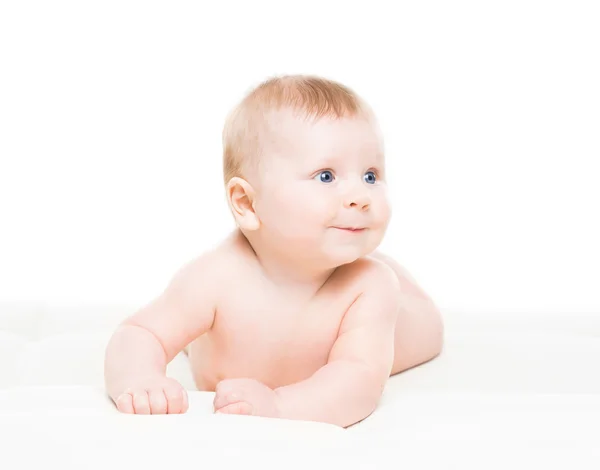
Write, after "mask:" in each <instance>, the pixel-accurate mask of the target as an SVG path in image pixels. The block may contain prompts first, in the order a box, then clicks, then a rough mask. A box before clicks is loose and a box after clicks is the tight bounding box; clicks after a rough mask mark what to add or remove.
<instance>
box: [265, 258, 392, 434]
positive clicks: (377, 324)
mask: <svg viewBox="0 0 600 470" xmlns="http://www.w3.org/2000/svg"><path fill="white" fill-rule="evenodd" d="M368 269H369V270H372V271H373V272H372V273H368V274H367V276H366V277H367V278H368V284H367V285H366V286H365V289H364V290H363V292H362V293H361V294H360V296H359V297H358V298H357V299H356V301H355V302H354V303H353V304H352V306H351V307H350V308H349V309H348V311H347V312H346V315H345V317H344V320H343V322H342V324H341V326H340V332H339V335H338V339H337V340H336V342H335V344H334V346H333V348H332V350H331V353H330V355H329V360H328V363H327V365H325V366H323V367H322V368H321V369H319V370H318V371H317V372H316V373H315V374H314V375H313V376H312V377H310V378H309V379H307V380H304V381H302V382H299V383H297V384H293V385H288V386H285V387H281V388H278V389H276V391H275V392H276V394H277V396H278V398H279V400H278V401H279V404H278V405H279V413H280V417H281V418H288V419H302V420H310V421H321V422H328V423H332V424H337V425H339V426H343V427H347V426H350V425H352V424H354V423H357V422H358V421H361V420H362V419H364V418H366V417H367V416H369V415H370V414H371V413H372V412H373V411H374V410H375V408H376V406H377V404H378V402H379V399H380V397H381V394H382V392H383V389H384V386H385V384H386V381H387V379H388V378H389V375H390V370H391V367H392V363H393V360H394V328H395V324H396V319H397V315H398V309H399V307H400V304H399V302H400V300H399V299H400V296H399V288H400V286H399V283H398V278H397V276H396V275H395V274H394V272H393V271H392V270H391V269H389V268H388V267H387V266H385V267H384V266H380V265H377V266H376V267H375V266H371V267H369V268H368Z"/></svg>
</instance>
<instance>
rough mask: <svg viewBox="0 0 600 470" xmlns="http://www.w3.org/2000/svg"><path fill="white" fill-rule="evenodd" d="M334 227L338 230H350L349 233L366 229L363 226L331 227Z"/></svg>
mask: <svg viewBox="0 0 600 470" xmlns="http://www.w3.org/2000/svg"><path fill="white" fill-rule="evenodd" d="M333 228H336V229H338V230H343V231H345V232H350V233H360V232H363V231H364V230H366V228H365V227H333Z"/></svg>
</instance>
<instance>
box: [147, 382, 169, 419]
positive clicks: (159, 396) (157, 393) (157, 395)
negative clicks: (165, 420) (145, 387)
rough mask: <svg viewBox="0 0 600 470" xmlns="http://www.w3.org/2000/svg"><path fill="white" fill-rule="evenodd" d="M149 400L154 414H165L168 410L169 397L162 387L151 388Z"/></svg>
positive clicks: (151, 411)
mask: <svg viewBox="0 0 600 470" xmlns="http://www.w3.org/2000/svg"><path fill="white" fill-rule="evenodd" d="M148 402H149V404H150V413H152V414H153V415H164V414H165V413H166V412H167V397H166V396H165V393H164V391H163V389H162V388H156V389H152V390H149V391H148Z"/></svg>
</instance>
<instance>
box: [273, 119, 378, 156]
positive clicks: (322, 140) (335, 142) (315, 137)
mask: <svg viewBox="0 0 600 470" xmlns="http://www.w3.org/2000/svg"><path fill="white" fill-rule="evenodd" d="M267 134H268V136H265V137H267V139H266V140H267V141H270V143H272V144H277V146H278V147H280V148H281V147H284V146H285V147H288V148H289V147H290V146H292V147H296V148H297V147H305V148H306V149H307V150H315V149H316V148H319V149H321V150H323V151H324V152H325V151H327V149H329V150H330V151H332V152H335V151H337V150H342V151H343V149H344V147H351V148H355V149H356V148H358V147H360V149H361V150H363V151H366V152H371V153H372V152H375V153H382V152H383V139H382V136H381V132H380V129H379V126H378V124H377V121H376V120H375V119H374V117H372V116H369V115H364V114H361V115H353V116H341V117H338V116H329V115H326V116H312V115H310V114H306V113H302V112H298V111H293V110H281V111H277V112H274V113H272V114H271V115H270V116H269V117H268V132H267Z"/></svg>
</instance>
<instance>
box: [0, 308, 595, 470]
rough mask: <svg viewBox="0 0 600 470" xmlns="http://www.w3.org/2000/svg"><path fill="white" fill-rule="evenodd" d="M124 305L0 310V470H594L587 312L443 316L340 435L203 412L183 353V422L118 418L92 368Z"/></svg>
mask: <svg viewBox="0 0 600 470" xmlns="http://www.w3.org/2000/svg"><path fill="white" fill-rule="evenodd" d="M131 310H132V308H131V307H120V308H114V307H103V306H94V307H90V306H81V307H73V306H70V307H60V306H43V305H31V306H27V305H1V306H0V448H1V452H0V468H41V465H42V462H43V463H44V465H48V464H50V463H53V462H56V463H59V464H60V465H61V468H68V469H70V468H109V466H110V468H142V467H150V468H155V467H158V466H159V465H160V466H163V465H167V464H168V465H179V464H185V465H202V464H204V463H206V462H214V463H215V464H217V465H219V466H225V467H227V466H229V465H238V466H239V465H245V466H247V465H250V464H251V463H252V462H255V463H257V464H259V465H262V468H265V467H267V468H282V467H292V468H306V466H308V465H312V466H314V465H318V462H319V461H320V462H327V461H329V462H330V463H331V465H334V466H335V467H336V468H337V466H340V465H343V466H345V467H346V468H373V467H374V466H375V467H384V468H385V467H389V468H411V469H415V468H463V469H464V468H542V467H541V466H542V465H544V466H545V468H561V467H562V468H567V467H570V468H577V469H583V468H590V469H591V468H594V469H597V468H600V318H599V316H597V315H596V316H594V315H587V316H586V315H573V314H568V313H565V314H564V315H562V316H560V315H558V316H557V315H555V316H551V317H541V316H539V315H537V316H532V315H530V316H528V315H525V314H524V315H521V316H516V315H497V316H493V317H489V316H486V317H485V318H484V317H474V316H465V315H460V314H458V313H450V312H444V318H445V324H446V340H445V348H444V351H443V353H442V355H441V356H439V357H438V358H436V359H435V360H433V361H431V362H429V363H426V364H423V365H422V366H419V367H416V368H414V369H412V370H409V371H406V372H404V373H402V374H399V375H398V376H395V377H393V378H391V379H390V381H389V383H388V386H387V388H386V390H385V393H384V396H383V398H382V401H381V403H380V406H379V407H378V409H377V410H376V411H375V413H373V415H371V416H370V417H369V418H367V419H366V420H364V421H363V422H361V423H359V424H357V425H355V426H353V427H351V428H349V429H348V430H342V429H339V428H336V427H334V426H330V425H326V424H322V423H308V422H299V421H286V420H271V419H265V418H255V417H235V416H215V415H213V414H212V407H211V406H212V397H213V394H212V393H205V392H199V391H196V390H195V387H194V384H193V380H192V377H191V374H190V372H189V369H188V367H187V366H188V364H187V359H186V357H185V355H183V354H181V355H179V356H178V357H177V358H176V359H175V360H174V361H173V362H172V363H171V364H170V365H169V369H168V371H169V375H170V376H172V377H175V378H176V379H178V380H180V381H181V382H182V383H183V384H184V386H185V387H186V388H187V389H188V391H189V394H190V410H189V412H188V413H186V414H185V415H177V416H125V415H122V414H120V413H118V412H117V411H116V410H115V408H114V406H113V405H112V403H111V401H110V400H109V399H108V398H107V397H106V394H105V393H104V390H103V388H102V384H103V377H102V372H103V371H102V368H103V365H102V361H103V354H104V348H105V345H106V341H107V340H108V338H109V337H110V334H111V333H112V331H113V329H114V327H115V326H116V325H117V324H118V322H119V321H120V320H121V319H122V318H123V317H124V316H125V315H127V314H128V313H130V312H131ZM371 451H373V452H375V453H374V454H372V455H369V454H371ZM317 455H318V457H317ZM315 459H320V460H315ZM373 462H376V463H375V464H374V463H373ZM36 465H37V466H38V467H36Z"/></svg>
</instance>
